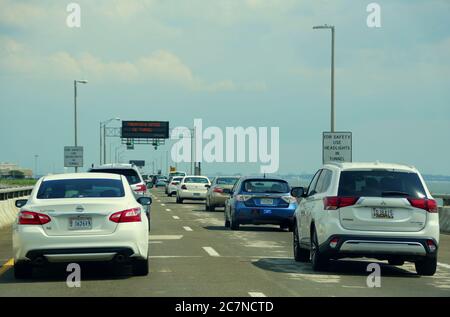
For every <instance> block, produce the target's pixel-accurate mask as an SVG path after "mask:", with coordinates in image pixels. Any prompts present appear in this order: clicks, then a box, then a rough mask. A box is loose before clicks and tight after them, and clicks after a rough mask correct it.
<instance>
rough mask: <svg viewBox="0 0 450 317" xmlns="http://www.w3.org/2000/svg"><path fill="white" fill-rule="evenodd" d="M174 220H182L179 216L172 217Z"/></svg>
mask: <svg viewBox="0 0 450 317" xmlns="http://www.w3.org/2000/svg"><path fill="white" fill-rule="evenodd" d="M172 218H173V219H175V220H180V217H178V216H172Z"/></svg>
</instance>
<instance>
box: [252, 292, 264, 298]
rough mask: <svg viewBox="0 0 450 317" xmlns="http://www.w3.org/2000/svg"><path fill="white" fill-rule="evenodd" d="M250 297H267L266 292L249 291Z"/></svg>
mask: <svg viewBox="0 0 450 317" xmlns="http://www.w3.org/2000/svg"><path fill="white" fill-rule="evenodd" d="M248 295H250V297H267V296H266V295H265V294H264V293H261V292H248Z"/></svg>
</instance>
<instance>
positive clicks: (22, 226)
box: [13, 173, 152, 278]
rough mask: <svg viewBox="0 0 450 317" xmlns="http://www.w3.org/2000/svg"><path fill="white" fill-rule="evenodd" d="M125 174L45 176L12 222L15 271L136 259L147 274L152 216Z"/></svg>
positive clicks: (20, 274)
mask: <svg viewBox="0 0 450 317" xmlns="http://www.w3.org/2000/svg"><path fill="white" fill-rule="evenodd" d="M151 202H152V201H151V198H150V197H140V198H139V199H138V200H136V198H135V196H134V194H133V191H132V189H131V187H130V185H129V184H128V181H127V179H126V177H124V176H122V175H117V174H107V173H78V174H61V175H53V176H45V177H42V178H41V179H40V180H39V181H38V182H37V184H36V186H35V187H34V189H33V191H32V193H31V195H30V197H29V199H28V200H23V199H22V200H17V201H16V206H17V207H19V208H20V211H19V214H18V217H17V221H16V223H15V224H14V225H13V252H14V274H15V277H16V278H29V277H31V276H32V269H33V266H42V265H44V264H46V263H47V262H50V263H51V262H83V261H115V262H117V263H131V264H132V266H133V273H134V274H135V275H147V274H148V229H147V228H148V219H147V216H146V214H145V209H144V206H148V205H150V204H151Z"/></svg>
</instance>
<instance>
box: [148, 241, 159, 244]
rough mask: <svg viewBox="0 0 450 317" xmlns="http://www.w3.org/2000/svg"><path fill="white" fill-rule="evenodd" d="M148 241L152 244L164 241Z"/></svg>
mask: <svg viewBox="0 0 450 317" xmlns="http://www.w3.org/2000/svg"><path fill="white" fill-rule="evenodd" d="M148 243H150V244H159V243H162V241H149V242H148Z"/></svg>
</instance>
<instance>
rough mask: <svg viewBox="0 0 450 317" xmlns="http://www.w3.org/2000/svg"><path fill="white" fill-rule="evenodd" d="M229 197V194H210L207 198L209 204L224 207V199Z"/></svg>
mask: <svg viewBox="0 0 450 317" xmlns="http://www.w3.org/2000/svg"><path fill="white" fill-rule="evenodd" d="M228 198H230V196H229V195H222V194H212V195H211V197H210V199H209V204H210V205H211V206H214V207H224V206H225V201H226V200H227V199H228Z"/></svg>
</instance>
